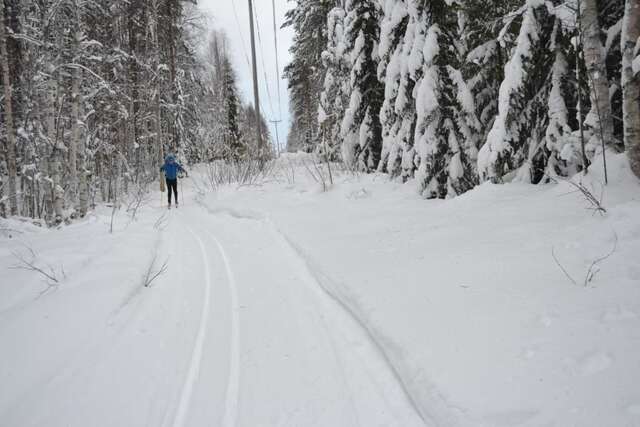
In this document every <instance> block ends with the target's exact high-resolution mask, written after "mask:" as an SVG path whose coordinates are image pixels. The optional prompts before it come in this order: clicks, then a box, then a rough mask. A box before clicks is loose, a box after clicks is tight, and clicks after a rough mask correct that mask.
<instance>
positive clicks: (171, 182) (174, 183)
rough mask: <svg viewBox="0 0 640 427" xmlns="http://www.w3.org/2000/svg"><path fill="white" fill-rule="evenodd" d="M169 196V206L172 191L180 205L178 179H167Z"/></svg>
mask: <svg viewBox="0 0 640 427" xmlns="http://www.w3.org/2000/svg"><path fill="white" fill-rule="evenodd" d="M167 190H168V192H167V195H168V196H169V204H171V190H173V194H174V195H175V199H176V204H178V180H177V179H169V178H167Z"/></svg>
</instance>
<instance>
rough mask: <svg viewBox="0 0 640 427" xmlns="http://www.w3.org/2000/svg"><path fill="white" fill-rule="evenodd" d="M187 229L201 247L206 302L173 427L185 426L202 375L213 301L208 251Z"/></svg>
mask: <svg viewBox="0 0 640 427" xmlns="http://www.w3.org/2000/svg"><path fill="white" fill-rule="evenodd" d="M185 227H186V229H187V230H188V231H189V233H191V235H192V236H193V238H194V239H195V240H196V241H197V242H198V246H199V247H200V255H201V256H202V263H203V266H204V274H205V288H204V302H203V304H202V312H201V314H200V325H199V327H198V335H197V337H196V342H195V344H194V346H193V351H192V353H191V363H190V364H189V371H188V373H187V378H186V380H185V382H184V385H183V387H182V392H181V393H180V403H179V405H178V410H177V412H176V416H175V418H174V420H173V427H183V426H184V425H185V420H186V417H187V411H188V410H189V405H190V403H191V395H192V393H193V386H194V384H195V382H196V380H197V379H198V374H199V373H200V364H201V362H202V350H203V347H204V342H205V338H206V334H207V326H208V324H209V312H210V311H211V309H210V300H211V272H210V270H209V261H208V258H209V257H208V256H207V250H206V248H205V246H204V243H203V242H202V239H200V237H198V235H197V234H195V233H194V232H193V230H192V229H191V228H190V227H188V226H185Z"/></svg>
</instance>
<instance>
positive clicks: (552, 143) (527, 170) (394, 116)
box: [0, 0, 640, 225]
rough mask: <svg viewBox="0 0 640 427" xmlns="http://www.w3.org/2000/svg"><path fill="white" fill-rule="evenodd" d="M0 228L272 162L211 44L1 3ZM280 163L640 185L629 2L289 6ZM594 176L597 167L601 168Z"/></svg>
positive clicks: (62, 5)
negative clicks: (208, 172)
mask: <svg viewBox="0 0 640 427" xmlns="http://www.w3.org/2000/svg"><path fill="white" fill-rule="evenodd" d="M0 7H1V8H2V10H0V16H2V17H3V18H4V23H5V25H0V53H1V54H2V61H1V62H2V63H1V64H0V65H1V74H2V79H1V85H2V92H1V93H2V100H3V102H2V103H0V104H1V105H0V115H1V118H2V121H1V125H2V126H1V128H0V139H1V141H2V148H3V149H2V152H1V153H0V156H1V157H0V179H1V181H0V215H1V216H4V217H6V216H9V215H18V216H23V217H30V218H39V219H43V220H44V221H45V222H46V223H47V224H49V225H51V224H59V223H60V222H62V221H66V220H69V219H73V218H75V217H82V216H84V215H85V214H86V212H87V211H88V210H89V209H91V207H92V206H95V205H96V203H100V202H116V203H117V201H118V200H120V199H121V196H122V195H123V194H127V193H130V192H131V191H132V190H133V191H146V189H147V188H148V187H149V185H150V183H151V182H153V181H154V180H155V179H156V178H157V177H158V173H157V165H158V164H159V163H160V162H161V160H162V159H163V158H164V156H165V154H167V153H169V152H173V153H176V154H177V155H178V157H179V158H181V159H183V160H184V161H187V162H188V163H198V162H210V161H212V160H224V161H226V162H230V163H238V162H244V161H254V160H256V159H258V160H259V162H260V163H261V164H264V163H265V162H267V161H269V159H272V158H273V157H274V155H275V154H276V153H275V150H274V148H273V144H272V143H271V142H270V136H269V133H268V128H267V125H266V120H265V119H264V118H263V117H262V116H261V117H260V119H259V122H260V128H261V129H263V130H264V131H263V134H262V137H261V138H260V141H258V138H257V135H256V136H252V135H253V134H254V132H253V131H252V130H251V129H252V128H254V127H256V126H255V123H256V114H255V111H254V109H253V107H252V106H251V105H249V104H245V102H244V101H243V100H242V99H241V95H240V93H239V91H238V87H237V82H236V70H235V69H234V64H233V62H232V60H231V59H230V55H229V54H228V51H229V44H228V42H227V39H226V37H225V34H224V33H222V32H219V31H215V30H213V31H210V30H208V29H207V28H208V25H207V22H206V17H204V16H202V14H201V12H199V11H198V8H197V5H196V4H195V2H191V1H181V0H130V1H122V2H112V1H110V0H96V1H91V2H81V1H80V0H56V1H53V0H3V1H0ZM283 27H288V28H291V29H292V30H293V33H294V39H293V44H292V46H291V48H290V55H291V60H290V62H289V63H288V64H287V66H286V67H285V69H284V77H285V78H286V79H287V80H288V84H289V98H290V115H291V123H292V124H291V127H290V129H289V135H288V138H287V148H288V151H291V152H296V151H304V152H309V153H315V154H317V155H318V158H319V159H324V160H325V161H327V162H340V163H342V164H343V165H344V166H345V167H346V168H347V169H349V170H351V171H357V172H365V173H372V172H378V173H383V174H388V176H389V177H390V179H392V180H399V181H401V182H411V183H412V185H415V186H416V189H417V191H418V193H419V194H420V195H421V196H422V197H424V198H450V197H454V196H456V195H459V194H462V193H464V192H466V191H468V190H470V189H472V188H474V187H475V186H477V185H479V184H481V183H483V182H486V181H491V182H494V183H503V182H510V181H514V180H516V181H521V182H528V183H532V184H538V183H548V182H553V181H557V180H558V179H564V178H569V177H571V176H573V175H575V174H576V173H579V172H583V173H588V172H589V169H590V168H602V169H604V170H605V174H604V175H605V179H606V176H607V173H606V155H607V153H620V152H626V153H627V156H628V158H629V161H630V165H631V168H632V170H634V171H635V173H636V175H638V176H640V105H639V99H640V81H639V76H638V72H639V71H640V58H639V56H638V53H639V52H638V51H639V49H640V43H639V42H638V36H639V35H640V6H639V5H638V1H637V0H627V1H625V0H546V1H545V0H291V2H290V9H289V11H288V12H287V14H286V20H285V22H284V24H283ZM598 159H601V160H598Z"/></svg>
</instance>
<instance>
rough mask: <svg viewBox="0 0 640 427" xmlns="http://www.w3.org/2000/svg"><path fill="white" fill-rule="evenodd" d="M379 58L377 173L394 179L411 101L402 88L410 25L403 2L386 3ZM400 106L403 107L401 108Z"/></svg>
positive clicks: (394, 0)
mask: <svg viewBox="0 0 640 427" xmlns="http://www.w3.org/2000/svg"><path fill="white" fill-rule="evenodd" d="M383 16H384V18H383V19H382V23H381V30H380V45H379V47H378V55H379V57H380V62H379V64H378V79H379V80H380V81H381V82H383V83H384V101H383V103H382V109H381V111H380V122H381V126H382V153H381V160H380V164H379V166H378V170H379V171H381V172H389V173H390V175H391V176H392V177H396V176H399V175H400V173H401V161H402V140H401V138H400V133H401V129H402V124H403V118H404V117H403V112H404V109H405V108H404V107H405V105H406V103H407V101H409V100H408V99H406V96H407V93H406V90H404V89H405V88H404V87H402V92H401V86H403V83H404V84H406V80H404V81H403V77H406V73H407V70H406V68H407V67H406V59H408V58H406V54H407V50H406V49H405V48H404V47H405V44H404V39H405V34H406V32H407V27H408V24H409V11H408V8H407V3H406V1H404V0H389V1H387V2H385V3H384V8H383ZM398 107H400V108H398Z"/></svg>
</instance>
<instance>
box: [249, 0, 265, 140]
mask: <svg viewBox="0 0 640 427" xmlns="http://www.w3.org/2000/svg"><path fill="white" fill-rule="evenodd" d="M249 28H250V30H251V60H252V69H253V102H254V104H255V105H254V106H255V110H256V136H257V138H258V139H257V144H258V149H259V150H261V149H262V132H261V129H260V127H261V126H260V121H261V120H260V117H261V115H260V94H259V93H258V67H257V65H256V64H257V62H256V40H255V35H254V30H253V2H252V1H251V0H249Z"/></svg>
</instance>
